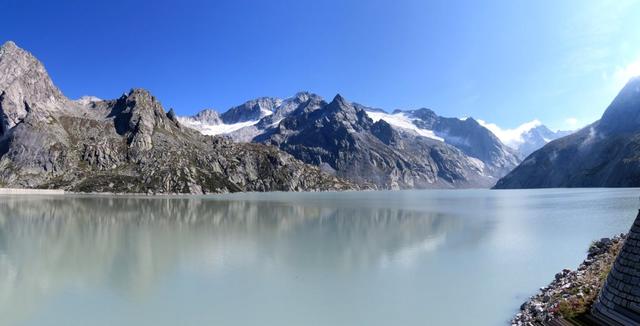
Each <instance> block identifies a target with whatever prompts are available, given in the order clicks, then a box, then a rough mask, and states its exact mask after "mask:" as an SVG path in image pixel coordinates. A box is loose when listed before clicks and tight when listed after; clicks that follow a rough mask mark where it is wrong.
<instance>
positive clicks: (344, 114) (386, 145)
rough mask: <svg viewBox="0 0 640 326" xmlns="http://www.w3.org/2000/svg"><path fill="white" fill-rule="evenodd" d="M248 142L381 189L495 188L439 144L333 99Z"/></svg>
mask: <svg viewBox="0 0 640 326" xmlns="http://www.w3.org/2000/svg"><path fill="white" fill-rule="evenodd" d="M254 141H256V142H261V143H266V144H271V145H275V146H278V147H279V148H281V149H282V150H284V151H286V152H288V153H290V154H292V155H293V156H295V157H296V158H298V159H301V160H302V161H304V162H307V163H311V164H314V165H318V166H320V167H322V168H323V169H324V170H326V171H330V172H334V173H335V174H336V175H337V176H340V177H342V178H345V179H348V180H352V181H354V182H356V183H360V184H368V183H371V184H374V185H376V186H377V187H379V188H383V189H406V188H434V187H487V186H490V185H491V184H493V183H494V182H495V179H493V178H491V176H489V175H488V174H485V172H487V170H488V169H487V168H486V167H485V164H484V163H483V162H482V161H480V160H479V159H475V158H472V157H469V156H466V155H465V154H464V153H463V152H462V151H461V150H459V149H457V148H455V147H453V146H450V145H447V144H446V143H444V142H443V141H440V140H436V139H431V138H428V137H423V136H421V135H419V134H414V133H410V132H406V131H404V130H398V129H395V128H393V127H392V126H391V125H390V124H389V123H387V122H385V121H384V120H382V121H378V122H374V121H373V120H372V119H371V118H370V117H369V116H368V114H367V112H366V111H365V110H363V109H361V108H358V107H356V106H354V105H353V104H351V103H350V102H348V101H347V100H346V99H344V98H343V97H342V96H340V95H337V96H336V97H335V98H334V99H333V101H331V103H326V102H324V101H319V102H317V101H309V102H307V103H304V104H303V105H301V106H300V107H298V108H297V109H296V110H295V111H294V112H292V113H291V114H290V115H289V116H288V117H286V118H285V119H284V120H282V122H280V123H279V124H278V126H277V127H274V128H272V129H269V130H267V132H265V133H264V134H262V135H259V136H257V137H256V138H255V139H254Z"/></svg>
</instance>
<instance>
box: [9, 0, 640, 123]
mask: <svg viewBox="0 0 640 326" xmlns="http://www.w3.org/2000/svg"><path fill="white" fill-rule="evenodd" d="M0 12H2V17H3V18H2V20H0V42H4V41H6V40H13V41H15V42H16V43H17V44H18V45H19V46H21V47H23V48H25V49H28V50H29V51H31V52H33V53H34V54H35V55H36V56H37V57H38V58H40V60H42V61H43V62H44V63H45V65H46V67H47V69H48V70H49V73H50V74H51V76H52V78H53V79H54V82H55V83H56V84H57V85H58V86H59V87H60V88H61V89H62V91H63V92H64V93H65V94H66V95H67V96H69V97H71V98H77V97H80V96H82V95H95V96H98V97H101V98H115V97H118V96H119V95H120V94H122V93H123V92H124V91H127V90H128V89H129V88H131V87H144V88H147V89H150V90H151V91H152V92H153V93H154V94H155V95H156V96H157V97H158V98H159V99H160V100H161V101H162V102H163V104H164V105H165V106H166V107H167V108H169V107H174V108H175V109H176V110H177V111H178V113H179V114H191V113H194V112H196V111H198V110H200V109H201V108H204V107H214V108H216V109H218V110H224V109H226V108H228V107H230V106H232V105H236V104H239V103H242V102H244V101H245V100H247V99H250V98H254V97H257V96H266V95H269V96H279V97H287V96H290V95H292V94H293V93H295V92H296V91H299V90H309V91H312V92H316V93H318V94H320V95H322V96H325V97H327V98H331V97H333V95H335V94H336V93H341V94H343V95H344V96H345V97H347V98H348V99H350V100H353V101H357V102H361V103H363V104H367V105H370V106H376V107H381V108H384V109H387V110H392V109H395V108H417V107H429V108H432V109H434V110H435V111H436V112H437V113H439V114H441V115H445V116H458V117H461V116H473V117H476V118H480V119H483V120H486V121H489V122H493V123H497V124H498V125H500V126H501V127H503V128H510V127H515V126H517V125H519V124H520V123H523V122H525V121H530V120H533V119H536V118H537V119H540V120H541V121H543V122H544V123H546V124H548V125H550V126H551V127H553V128H567V127H570V125H571V121H573V122H575V121H574V120H571V119H575V120H577V124H578V125H583V124H586V123H590V122H592V121H593V120H595V119H597V118H599V116H600V115H601V113H602V112H603V111H604V109H605V107H606V106H607V104H608V103H609V102H610V101H611V99H612V98H613V96H615V94H616V93H617V91H618V89H619V88H620V87H621V86H622V84H623V83H624V79H626V78H627V77H628V76H630V75H631V74H633V73H634V72H635V73H640V67H639V66H640V18H639V17H640V4H638V2H637V1H625V0H616V1H586V0H568V1H552V0H541V1H508V0H505V1H425V0H416V1H404V0H396V1H378V0H353V1H347V0H343V1H340V0H329V1H320V0H316V1H306V0H296V1H293V0H292V1H282V0H268V1H262V0H256V1H246V0H234V1H195V0H183V1H175V2H173V3H171V2H169V1H165V0H155V1H151V0H148V1H140V0H133V1H132V0H128V1H86V0H68V1H35V0H2V1H1V2H0ZM567 119H569V121H568V120H567Z"/></svg>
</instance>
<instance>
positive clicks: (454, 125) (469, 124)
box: [365, 108, 519, 177]
mask: <svg viewBox="0 0 640 326" xmlns="http://www.w3.org/2000/svg"><path fill="white" fill-rule="evenodd" d="M365 110H366V111H367V115H369V117H371V118H372V119H373V120H374V121H378V120H384V121H386V122H388V123H389V124H391V125H392V126H394V127H396V128H399V129H403V130H407V131H409V132H414V133H416V134H418V135H421V136H424V137H427V138H431V139H434V140H439V141H443V142H445V143H447V144H449V145H451V146H453V147H456V148H458V149H459V150H461V151H462V152H463V153H465V155H467V156H469V157H472V158H476V159H478V160H480V161H482V162H483V163H484V164H485V167H486V170H487V171H485V172H487V174H489V175H492V176H498V177H500V176H503V175H505V174H507V173H508V172H509V171H511V169H513V168H514V167H515V166H516V165H517V164H518V163H519V160H518V158H517V156H516V155H515V152H514V151H513V150H511V149H510V148H508V147H507V146H505V145H504V144H503V143H502V142H501V141H500V140H499V139H498V138H497V137H496V136H495V135H494V134H493V133H492V132H491V131H489V130H488V129H487V128H485V127H483V126H482V125H480V124H479V123H478V121H476V120H475V119H473V118H467V119H457V118H445V117H440V116H438V115H437V114H436V113H435V112H433V111H432V110H430V109H426V108H422V109H418V110H407V111H401V110H396V111H394V112H393V113H392V114H387V113H386V112H384V111H380V110H376V109H366V108H365Z"/></svg>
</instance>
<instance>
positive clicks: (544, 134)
mask: <svg viewBox="0 0 640 326" xmlns="http://www.w3.org/2000/svg"><path fill="white" fill-rule="evenodd" d="M572 132H573V131H565V130H558V131H552V130H551V129H549V128H547V126H545V125H539V126H537V127H535V128H532V129H530V130H528V131H527V132H525V133H523V134H522V136H521V137H522V143H520V144H518V145H517V146H516V147H515V149H516V151H517V152H518V155H519V156H520V158H522V159H525V158H526V157H527V156H529V155H530V154H531V153H533V152H535V151H536V150H538V149H540V148H542V147H543V146H544V145H546V144H548V143H549V142H551V141H553V140H556V139H558V138H562V137H564V136H567V135H570V134H571V133H572Z"/></svg>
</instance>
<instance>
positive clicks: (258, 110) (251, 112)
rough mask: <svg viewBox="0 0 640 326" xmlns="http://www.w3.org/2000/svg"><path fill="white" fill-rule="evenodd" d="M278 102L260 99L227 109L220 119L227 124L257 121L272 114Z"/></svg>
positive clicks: (270, 99) (265, 98)
mask: <svg viewBox="0 0 640 326" xmlns="http://www.w3.org/2000/svg"><path fill="white" fill-rule="evenodd" d="M280 102H281V100H279V99H277V98H272V97H261V98H258V99H255V100H251V101H248V102H246V103H244V104H242V105H239V106H236V107H234V108H231V109H229V110H228V111H226V112H225V113H223V114H222V115H221V116H220V118H221V119H222V121H223V122H224V123H227V124H233V123H238V122H244V121H251V120H258V119H260V118H262V117H264V116H265V115H270V114H272V113H273V110H274V109H275V108H276V107H278V105H280Z"/></svg>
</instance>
